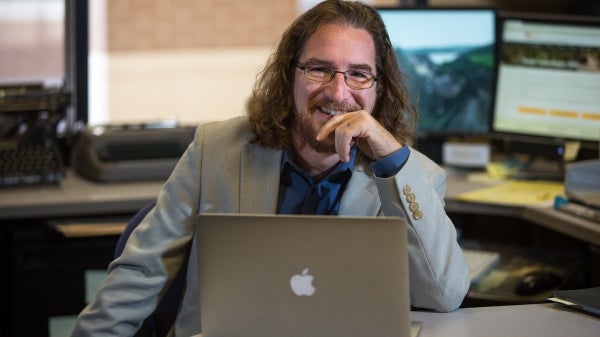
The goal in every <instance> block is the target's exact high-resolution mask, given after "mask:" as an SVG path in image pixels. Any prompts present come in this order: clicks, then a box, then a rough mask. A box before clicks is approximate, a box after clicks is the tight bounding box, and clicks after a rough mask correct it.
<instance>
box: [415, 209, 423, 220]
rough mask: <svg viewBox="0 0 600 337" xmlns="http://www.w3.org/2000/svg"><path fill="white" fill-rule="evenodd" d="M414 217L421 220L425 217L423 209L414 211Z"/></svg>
mask: <svg viewBox="0 0 600 337" xmlns="http://www.w3.org/2000/svg"><path fill="white" fill-rule="evenodd" d="M413 219H415V220H421V219H423V212H421V210H416V211H415V212H414V213H413Z"/></svg>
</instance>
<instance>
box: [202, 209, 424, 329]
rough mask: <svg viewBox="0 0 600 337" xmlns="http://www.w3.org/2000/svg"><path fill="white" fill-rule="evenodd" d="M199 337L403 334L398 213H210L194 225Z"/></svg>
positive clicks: (406, 300)
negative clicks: (199, 306) (340, 215)
mask: <svg viewBox="0 0 600 337" xmlns="http://www.w3.org/2000/svg"><path fill="white" fill-rule="evenodd" d="M197 226H198V227H197V230H196V236H197V237H196V240H198V251H197V252H198V254H199V256H198V263H199V264H200V265H199V268H198V271H199V274H200V275H199V276H198V279H199V286H200V294H201V295H200V301H201V302H200V304H201V312H202V314H201V315H202V317H201V319H202V330H203V332H202V336H203V337H219V336H226V337H242V336H243V337H282V336H286V337H294V336H299V337H300V336H301V337H306V336H326V337H355V336H356V337H358V336H378V337H385V336H390V337H405V336H411V334H412V335H413V336H416V335H418V332H419V330H420V325H419V324H418V323H416V322H413V324H412V327H411V322H410V296H409V278H408V261H407V260H408V259H407V239H406V225H405V223H404V222H403V221H402V220H401V219H400V218H382V217H378V218H375V217H369V218H366V217H360V218H358V217H338V216H289V215H240V214H204V215H200V216H199V218H198V222H197Z"/></svg>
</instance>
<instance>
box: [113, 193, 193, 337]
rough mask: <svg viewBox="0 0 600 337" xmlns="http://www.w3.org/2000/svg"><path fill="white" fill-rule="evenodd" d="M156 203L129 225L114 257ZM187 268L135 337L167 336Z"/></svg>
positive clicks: (119, 253) (178, 274)
mask: <svg viewBox="0 0 600 337" xmlns="http://www.w3.org/2000/svg"><path fill="white" fill-rule="evenodd" d="M154 205H156V201H152V202H150V203H148V204H147V205H146V206H144V207H143V208H142V209H140V210H139V211H138V212H137V213H136V214H135V215H134V216H133V217H132V218H131V219H130V220H129V222H128V223H127V225H126V226H125V229H124V230H123V233H122V234H121V236H120V237H119V240H118V241H117V245H116V248H115V253H114V257H115V258H116V257H118V256H119V255H121V253H122V252H123V249H124V248H125V244H126V243H127V239H129V235H131V232H132V231H133V230H134V229H135V227H137V225H138V224H139V223H140V222H141V221H142V220H143V219H144V217H145V216H146V214H148V212H150V210H152V208H154ZM185 274H186V268H181V270H180V271H179V272H178V273H177V276H176V277H175V279H174V280H173V283H172V284H171V286H170V287H169V289H167V292H166V293H165V296H164V297H163V299H162V300H161V302H160V303H159V304H158V306H157V307H156V309H155V310H154V312H153V313H152V314H151V315H150V316H149V317H148V318H146V319H145V320H144V323H143V324H142V326H141V327H140V329H139V330H138V332H137V333H136V334H135V337H162V336H166V335H167V333H168V332H169V330H170V329H171V326H172V325H173V323H174V322H175V316H176V314H177V310H178V308H179V302H180V301H181V296H182V292H183V287H184V280H185Z"/></svg>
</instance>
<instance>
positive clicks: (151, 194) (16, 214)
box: [0, 171, 163, 220]
mask: <svg viewBox="0 0 600 337" xmlns="http://www.w3.org/2000/svg"><path fill="white" fill-rule="evenodd" d="M162 185H163V182H160V181H158V182H157V181H151V182H131V183H96V182H93V181H90V180H87V179H85V178H82V177H80V176H79V175H77V174H76V173H74V172H72V171H69V172H68V173H67V177H66V179H65V180H64V181H62V182H61V183H60V184H57V185H39V186H16V187H1V188H0V220H8V219H10V220H14V219H24V218H26V219H31V218H49V217H70V216H83V215H89V216H97V215H103V214H116V213H134V212H136V211H137V210H139V209H140V208H142V207H143V206H144V205H146V204H147V203H148V202H150V201H151V200H154V199H155V198H156V197H157V195H158V192H159V191H160V189H161V187H162Z"/></svg>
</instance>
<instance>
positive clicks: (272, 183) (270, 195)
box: [240, 143, 381, 216]
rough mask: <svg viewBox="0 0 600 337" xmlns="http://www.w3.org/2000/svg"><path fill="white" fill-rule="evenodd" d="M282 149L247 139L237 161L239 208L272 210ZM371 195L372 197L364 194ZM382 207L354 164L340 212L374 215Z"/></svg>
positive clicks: (251, 210) (248, 211)
mask: <svg viewBox="0 0 600 337" xmlns="http://www.w3.org/2000/svg"><path fill="white" fill-rule="evenodd" d="M282 155H283V152H282V151H281V150H274V149H269V148H265V147H263V146H260V145H257V144H251V143H248V144H246V145H245V146H244V148H243V149H242V158H241V161H240V166H241V167H240V172H241V177H240V185H241V186H240V212H241V213H258V214H261V213H262V214H275V212H276V211H277V197H278V195H279V178H280V171H281V157H282ZM366 195H373V196H374V197H365V196H366ZM380 208H381V201H380V200H379V194H378V193H377V186H375V183H374V181H373V180H372V179H369V177H368V175H367V174H366V173H365V172H364V169H363V168H362V167H360V166H358V167H355V169H354V172H353V173H352V178H351V179H350V181H349V182H348V186H346V190H345V192H344V195H343V196H342V200H341V201H340V209H339V214H340V215H362V216H364V215H371V216H376V215H377V214H378V212H379V209H380Z"/></svg>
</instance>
